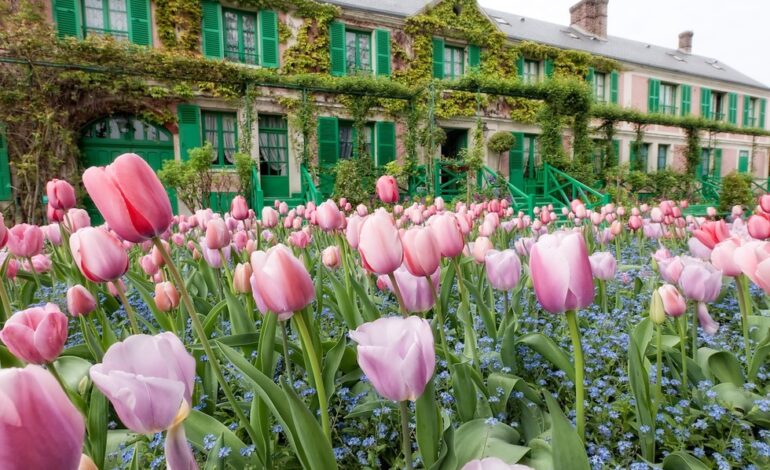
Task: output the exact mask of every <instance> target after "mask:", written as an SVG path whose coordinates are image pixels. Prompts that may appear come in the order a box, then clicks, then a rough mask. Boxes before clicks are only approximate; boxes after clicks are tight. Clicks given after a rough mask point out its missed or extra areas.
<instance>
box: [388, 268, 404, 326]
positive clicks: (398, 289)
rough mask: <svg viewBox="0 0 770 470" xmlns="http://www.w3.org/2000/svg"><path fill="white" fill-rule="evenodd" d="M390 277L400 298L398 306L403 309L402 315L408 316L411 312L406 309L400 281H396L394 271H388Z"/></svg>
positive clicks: (394, 290) (397, 296)
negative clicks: (399, 284)
mask: <svg viewBox="0 0 770 470" xmlns="http://www.w3.org/2000/svg"><path fill="white" fill-rule="evenodd" d="M388 279H390V283H391V284H392V285H393V293H394V294H396V300H398V307H399V308H400V309H401V315H403V316H404V318H406V317H408V316H409V312H407V311H406V305H404V298H403V297H402V296H401V289H400V288H399V287H398V283H397V282H396V276H394V275H393V273H388Z"/></svg>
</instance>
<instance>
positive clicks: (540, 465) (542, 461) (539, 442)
mask: <svg viewBox="0 0 770 470" xmlns="http://www.w3.org/2000/svg"><path fill="white" fill-rule="evenodd" d="M529 447H530V448H531V449H532V450H531V451H530V452H529V459H528V460H527V461H526V462H524V463H525V464H526V465H529V466H530V467H532V468H536V469H537V470H555V468H556V467H554V465H553V452H552V450H551V445H550V444H549V443H547V442H546V441H544V440H543V439H532V440H530V441H529Z"/></svg>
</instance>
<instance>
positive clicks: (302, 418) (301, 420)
mask: <svg viewBox="0 0 770 470" xmlns="http://www.w3.org/2000/svg"><path fill="white" fill-rule="evenodd" d="M218 345H219V349H220V351H221V352H222V355H223V356H224V357H225V358H226V359H227V360H228V361H230V363H231V364H232V365H233V366H234V367H235V368H236V369H238V370H239V371H240V372H241V374H242V375H243V379H244V381H246V382H247V384H246V385H247V386H248V388H249V389H250V390H252V391H253V392H254V393H257V394H258V395H259V396H260V398H261V399H262V400H264V401H265V403H267V405H268V407H269V408H270V410H271V411H272V413H273V415H274V416H275V417H276V419H278V420H279V421H280V422H281V424H282V425H283V428H284V430H285V431H286V435H287V437H288V439H289V442H290V444H291V446H292V448H293V449H294V452H295V453H296V454H297V457H299V459H300V461H301V462H302V465H303V467H305V468H306V469H319V470H326V469H336V468H337V462H336V461H335V459H334V453H333V452H332V447H331V444H330V443H329V441H327V440H326V439H325V438H323V437H322V436H323V431H322V430H321V426H320V425H319V423H318V421H317V420H316V418H315V416H314V415H313V414H312V413H311V412H310V410H309V409H308V408H307V406H306V405H305V404H304V403H302V401H300V399H299V398H298V397H297V395H296V393H294V391H293V390H292V389H291V387H288V386H284V387H279V386H278V385H276V384H275V383H274V382H273V381H272V380H271V379H270V378H268V377H267V376H266V375H265V374H263V373H262V372H260V371H259V370H257V369H256V368H255V367H254V366H252V365H251V364H249V362H248V361H247V360H246V359H245V358H244V357H243V356H241V355H240V354H239V353H238V352H237V351H235V350H234V349H232V348H230V347H229V346H226V345H224V344H221V343H218Z"/></svg>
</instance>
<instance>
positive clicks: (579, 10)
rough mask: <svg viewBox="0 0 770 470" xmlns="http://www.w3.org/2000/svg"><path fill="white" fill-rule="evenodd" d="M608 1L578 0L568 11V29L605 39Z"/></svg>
mask: <svg viewBox="0 0 770 470" xmlns="http://www.w3.org/2000/svg"><path fill="white" fill-rule="evenodd" d="M609 1H610V0H580V1H579V2H578V3H576V4H575V5H573V6H572V7H571V8H570V9H569V13H570V27H573V28H577V29H580V30H582V31H583V32H585V33H588V34H592V35H594V36H598V37H600V38H606V37H607V4H608V3H609Z"/></svg>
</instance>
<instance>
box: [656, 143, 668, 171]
mask: <svg viewBox="0 0 770 470" xmlns="http://www.w3.org/2000/svg"><path fill="white" fill-rule="evenodd" d="M667 164H668V145H662V144H660V145H658V171H660V170H665V169H666V166H668V165H667Z"/></svg>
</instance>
